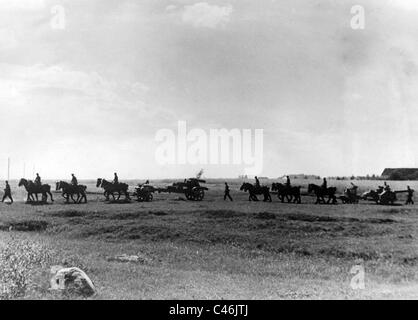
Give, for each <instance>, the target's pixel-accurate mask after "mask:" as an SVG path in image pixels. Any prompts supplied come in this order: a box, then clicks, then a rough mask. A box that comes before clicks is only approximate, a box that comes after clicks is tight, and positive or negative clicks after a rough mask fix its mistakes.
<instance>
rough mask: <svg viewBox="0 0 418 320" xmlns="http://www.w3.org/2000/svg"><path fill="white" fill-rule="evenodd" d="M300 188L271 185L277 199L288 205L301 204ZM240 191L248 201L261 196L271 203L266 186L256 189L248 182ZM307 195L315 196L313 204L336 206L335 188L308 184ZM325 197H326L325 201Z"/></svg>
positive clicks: (268, 189) (278, 184)
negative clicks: (246, 193) (245, 195)
mask: <svg viewBox="0 0 418 320" xmlns="http://www.w3.org/2000/svg"><path fill="white" fill-rule="evenodd" d="M301 188H302V187H301V186H288V185H286V184H283V183H273V184H272V186H271V191H274V192H277V197H278V198H279V200H280V201H281V202H282V203H283V202H285V200H287V202H288V203H291V202H293V203H301V202H302V199H301V192H300V190H301ZM240 190H241V191H246V192H248V194H249V198H248V200H249V201H258V198H257V195H263V196H264V200H263V201H265V202H266V201H268V202H271V201H272V200H271V195H270V188H269V187H267V186H260V187H256V186H255V185H252V184H250V183H248V182H244V183H243V184H242V186H241V188H240ZM308 193H313V194H314V195H315V196H316V202H315V204H323V203H326V204H330V203H332V204H336V203H337V197H336V195H335V194H336V193H337V188H335V187H328V188H323V187H322V186H318V185H316V184H313V183H311V184H309V185H308ZM325 197H328V199H327V200H325Z"/></svg>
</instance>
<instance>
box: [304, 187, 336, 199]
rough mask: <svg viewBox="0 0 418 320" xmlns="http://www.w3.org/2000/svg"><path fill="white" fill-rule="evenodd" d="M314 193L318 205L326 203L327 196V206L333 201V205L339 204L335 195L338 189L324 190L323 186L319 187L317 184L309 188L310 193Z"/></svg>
mask: <svg viewBox="0 0 418 320" xmlns="http://www.w3.org/2000/svg"><path fill="white" fill-rule="evenodd" d="M312 191H313V192H314V193H315V195H316V202H315V204H318V203H321V202H322V203H325V199H324V197H325V196H328V201H327V202H326V203H327V204H329V203H330V202H331V200H332V203H333V204H336V203H337V197H336V196H335V193H336V192H337V188H335V187H330V188H326V189H324V188H322V187H321V186H318V185H316V184H310V185H309V186H308V193H311V192H312Z"/></svg>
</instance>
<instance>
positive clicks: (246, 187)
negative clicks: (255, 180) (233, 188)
mask: <svg viewBox="0 0 418 320" xmlns="http://www.w3.org/2000/svg"><path fill="white" fill-rule="evenodd" d="M240 190H241V191H245V192H247V191H248V193H249V197H248V201H258V198H257V195H264V200H263V201H269V202H271V195H270V188H269V187H266V186H262V187H259V188H256V187H255V186H254V185H252V184H251V183H248V182H244V183H243V184H242V186H241V188H240Z"/></svg>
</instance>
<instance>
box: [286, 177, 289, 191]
mask: <svg viewBox="0 0 418 320" xmlns="http://www.w3.org/2000/svg"><path fill="white" fill-rule="evenodd" d="M286 187H287V188H290V178H289V176H286Z"/></svg>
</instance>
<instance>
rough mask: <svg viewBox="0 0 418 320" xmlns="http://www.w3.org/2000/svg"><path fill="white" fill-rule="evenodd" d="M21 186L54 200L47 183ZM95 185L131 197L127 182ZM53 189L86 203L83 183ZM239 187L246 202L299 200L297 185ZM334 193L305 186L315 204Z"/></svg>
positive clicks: (332, 199) (34, 196) (31, 196)
mask: <svg viewBox="0 0 418 320" xmlns="http://www.w3.org/2000/svg"><path fill="white" fill-rule="evenodd" d="M21 186H23V187H24V188H25V189H26V191H27V193H28V195H27V202H35V201H36V202H38V201H39V195H41V196H42V202H47V201H48V196H49V198H50V199H51V201H52V202H53V201H54V199H53V196H52V193H51V186H50V185H48V184H42V185H37V184H35V183H34V182H33V181H31V180H26V179H23V178H22V179H21V180H20V181H19V187H21ZM96 187H97V188H102V189H103V195H104V196H105V199H106V201H110V197H112V200H113V201H119V200H120V198H121V196H122V195H123V196H124V197H125V200H131V198H130V196H129V191H128V189H129V185H128V184H126V183H113V182H110V181H107V180H106V179H103V178H98V179H97V181H96ZM55 190H56V191H61V192H62V193H61V195H62V197H63V198H64V199H65V201H66V203H69V201H70V199H71V200H72V201H73V202H74V203H82V202H84V203H87V195H86V190H87V186H85V185H73V184H70V183H68V182H65V181H58V182H56V186H55ZM240 190H241V191H244V192H248V200H249V201H259V200H258V197H257V196H262V197H263V201H265V202H271V201H272V197H271V192H270V190H271V191H272V192H277V197H278V198H279V200H280V201H281V202H285V201H287V202H288V203H301V202H302V201H301V187H300V186H288V185H286V184H283V183H273V184H272V186H271V188H270V187H268V186H256V185H253V184H251V183H248V182H244V183H243V184H242V186H241V187H240ZM336 192H337V188H335V187H328V188H323V187H322V186H319V185H316V184H309V185H308V193H309V194H310V193H313V194H314V195H315V196H316V202H315V204H322V203H323V204H325V203H326V204H330V203H332V204H335V203H337V197H336ZM75 196H76V198H75ZM116 196H117V198H116ZM326 198H327V199H326Z"/></svg>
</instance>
